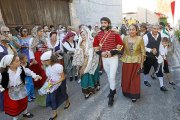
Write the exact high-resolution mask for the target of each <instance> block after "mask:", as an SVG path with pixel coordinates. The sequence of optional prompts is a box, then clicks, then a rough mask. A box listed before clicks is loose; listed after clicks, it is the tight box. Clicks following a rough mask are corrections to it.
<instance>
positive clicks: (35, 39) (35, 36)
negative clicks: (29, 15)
mask: <svg viewBox="0 0 180 120" xmlns="http://www.w3.org/2000/svg"><path fill="white" fill-rule="evenodd" d="M40 28H41V26H35V27H34V28H33V29H32V31H31V34H32V37H33V41H32V44H31V46H30V47H31V49H33V50H34V49H35V48H36V47H37V45H38V44H39V43H40V42H41V43H42V44H46V38H45V36H44V35H43V36H42V37H41V38H40V37H39V36H38V32H39V30H40ZM42 29H43V28H42Z"/></svg>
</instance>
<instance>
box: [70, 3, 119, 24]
mask: <svg viewBox="0 0 180 120" xmlns="http://www.w3.org/2000/svg"><path fill="white" fill-rule="evenodd" d="M94 2H96V3H98V4H96V3H94ZM102 4H103V5H102ZM70 11H71V23H72V25H73V26H78V25H79V24H86V25H95V24H97V23H98V24H99V20H100V18H101V17H104V16H106V17H109V18H110V19H111V22H112V24H113V25H120V24H121V20H122V0H73V2H72V3H70Z"/></svg>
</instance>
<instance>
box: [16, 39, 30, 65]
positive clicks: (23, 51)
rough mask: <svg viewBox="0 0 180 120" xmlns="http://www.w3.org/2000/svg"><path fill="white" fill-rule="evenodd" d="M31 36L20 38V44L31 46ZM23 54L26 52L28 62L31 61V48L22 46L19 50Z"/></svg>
mask: <svg viewBox="0 0 180 120" xmlns="http://www.w3.org/2000/svg"><path fill="white" fill-rule="evenodd" d="M30 39H31V37H26V38H22V39H21V40H19V42H20V45H21V46H26V47H29V41H30ZM19 52H20V53H21V54H25V55H26V57H27V59H28V62H30V57H29V48H21V49H20V51H19Z"/></svg>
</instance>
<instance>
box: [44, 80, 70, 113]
mask: <svg viewBox="0 0 180 120" xmlns="http://www.w3.org/2000/svg"><path fill="white" fill-rule="evenodd" d="M67 99H68V94H67V89H66V80H64V81H63V82H62V83H61V85H60V86H59V88H58V89H57V90H55V91H54V92H52V93H50V94H48V95H47V98H46V106H47V107H51V108H52V110H56V109H57V108H58V107H59V106H60V105H61V104H62V103H64V101H66V100H67Z"/></svg>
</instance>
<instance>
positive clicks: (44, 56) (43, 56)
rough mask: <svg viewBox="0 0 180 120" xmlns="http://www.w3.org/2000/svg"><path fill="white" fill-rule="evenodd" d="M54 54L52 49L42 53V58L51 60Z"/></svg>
mask: <svg viewBox="0 0 180 120" xmlns="http://www.w3.org/2000/svg"><path fill="white" fill-rule="evenodd" d="M51 56H52V51H51V50H50V51H46V52H44V53H43V54H42V55H41V60H43V61H44V60H50V59H51Z"/></svg>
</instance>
